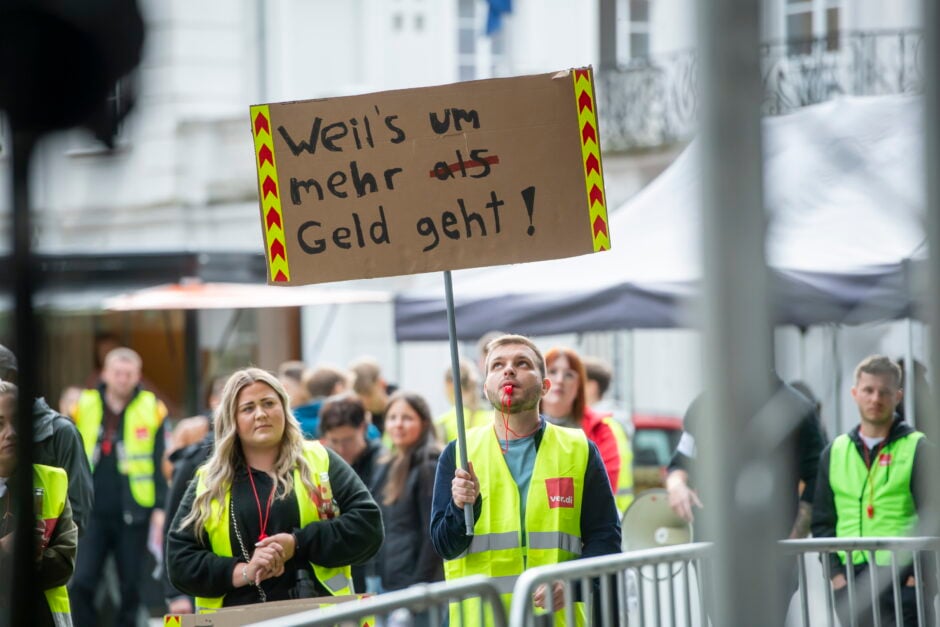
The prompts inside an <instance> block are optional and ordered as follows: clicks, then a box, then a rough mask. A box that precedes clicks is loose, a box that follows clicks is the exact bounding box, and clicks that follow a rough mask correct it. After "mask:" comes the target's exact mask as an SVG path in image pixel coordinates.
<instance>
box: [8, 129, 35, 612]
mask: <svg viewBox="0 0 940 627" xmlns="http://www.w3.org/2000/svg"><path fill="white" fill-rule="evenodd" d="M34 146H35V137H34V135H33V134H32V133H30V132H28V131H16V130H14V132H13V150H12V152H13V241H12V244H13V294H14V296H15V299H16V310H15V314H14V317H13V319H14V321H15V322H14V325H13V330H14V334H15V335H14V337H15V339H16V341H15V342H14V350H15V351H16V357H17V362H18V364H17V369H18V371H19V372H18V374H19V379H18V388H19V398H18V400H17V405H16V410H17V415H16V422H15V425H16V436H17V444H16V456H17V461H16V465H17V470H18V471H17V473H16V475H15V477H14V486H13V488H14V490H15V492H14V494H15V495H16V506H15V508H16V511H18V512H22V515H20V516H19V517H18V518H17V519H16V531H15V533H16V536H15V539H16V542H15V543H14V552H13V568H14V573H16V575H15V576H14V577H12V578H11V579H12V581H13V590H11V593H12V596H11V597H10V598H11V599H12V608H11V614H10V624H11V625H31V624H33V621H35V618H36V616H37V613H36V600H37V599H38V598H39V592H40V590H38V589H36V577H35V576H34V575H33V573H34V571H35V567H34V564H35V561H34V557H33V556H34V555H35V553H34V551H33V546H34V539H33V536H34V533H33V529H34V527H35V520H36V518H35V516H36V515H37V514H38V513H39V512H33V473H32V467H33V397H35V396H36V394H35V391H36V389H37V385H36V375H37V373H38V372H39V370H38V368H37V360H38V359H39V347H40V346H41V342H40V337H39V324H38V322H37V320H36V318H35V316H33V294H34V291H35V285H36V281H37V279H38V274H39V273H38V272H36V271H35V270H34V268H35V267H36V264H35V263H34V262H33V259H32V252H31V250H30V240H31V232H32V231H31V228H30V211H29V161H30V158H31V157H32V153H33V148H34Z"/></svg>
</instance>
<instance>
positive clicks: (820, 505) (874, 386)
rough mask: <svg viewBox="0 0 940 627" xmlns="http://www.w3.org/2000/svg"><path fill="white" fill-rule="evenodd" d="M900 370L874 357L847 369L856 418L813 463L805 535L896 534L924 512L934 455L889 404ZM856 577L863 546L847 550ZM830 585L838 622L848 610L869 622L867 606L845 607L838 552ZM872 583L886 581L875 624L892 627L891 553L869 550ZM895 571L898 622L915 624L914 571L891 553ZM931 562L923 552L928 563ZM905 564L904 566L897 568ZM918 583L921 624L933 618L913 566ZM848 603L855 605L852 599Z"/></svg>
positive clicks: (863, 567)
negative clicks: (927, 469)
mask: <svg viewBox="0 0 940 627" xmlns="http://www.w3.org/2000/svg"><path fill="white" fill-rule="evenodd" d="M901 396H902V387H901V369H900V368H899V367H898V365H897V364H896V363H895V362H893V361H891V360H890V359H888V358H887V357H883V356H880V355H872V356H870V357H867V358H866V359H864V360H863V361H862V362H861V363H860V364H859V365H858V366H857V367H856V369H855V386H854V387H853V388H852V398H853V399H854V400H855V403H856V405H858V413H859V417H860V419H861V420H860V423H859V425H858V426H857V427H855V428H854V429H852V430H851V431H849V432H848V433H845V434H842V435H840V436H839V437H837V438H836V439H835V440H833V441H832V443H831V444H830V445H829V446H827V447H826V449H825V450H824V451H823V453H822V457H821V459H820V462H819V479H818V481H817V482H816V497H815V502H814V504H813V521H812V530H813V535H814V536H815V537H817V538H821V537H840V538H858V537H896V536H910V535H914V534H917V533H918V532H917V531H916V527H917V524H918V521H919V520H918V514H919V513H920V512H926V511H932V509H931V508H928V506H927V503H926V502H925V500H926V499H927V496H928V492H929V490H928V489H927V486H926V485H925V480H926V477H924V476H923V475H922V473H923V470H924V466H925V463H926V461H925V457H926V456H927V455H934V454H936V449H935V447H934V446H933V445H932V444H930V443H928V442H927V440H926V439H925V438H924V434H923V433H921V432H919V431H915V430H914V429H913V428H912V427H911V426H910V425H909V424H907V423H906V422H905V421H904V420H903V419H902V418H901V417H900V416H898V415H897V414H896V413H895V408H896V407H897V405H898V403H900V402H901ZM851 559H852V563H853V565H854V572H855V576H856V578H858V577H859V576H861V575H862V574H863V573H865V572H866V571H868V570H869V569H870V566H871V564H870V560H871V555H870V553H869V552H865V551H856V552H854V553H853V554H852V558H851ZM829 560H830V565H831V568H832V570H831V572H832V587H833V589H834V590H835V592H836V600H837V605H836V610H837V611H838V613H839V619H840V621H841V623H842V624H843V625H849V624H855V623H852V622H851V621H850V617H849V615H850V613H852V612H853V611H854V612H856V613H857V616H856V619H857V621H858V622H857V624H858V625H861V626H865V625H871V624H872V617H873V613H872V609H871V608H869V607H868V605H867V604H865V606H864V607H863V608H860V607H853V608H850V607H848V604H847V598H846V597H847V590H846V586H847V580H846V575H845V572H846V568H847V564H846V561H847V558H846V553H845V552H839V553H834V554H831V555H830V556H829ZM874 560H875V564H876V566H875V568H876V569H878V575H879V576H878V582H879V583H880V584H881V585H882V586H886V590H885V591H884V593H882V594H881V596H880V600H879V604H880V606H881V616H882V619H883V620H885V621H887V622H885V623H883V624H890V625H894V624H895V623H894V616H895V610H894V595H893V590H892V585H891V583H892V575H891V553H890V552H889V551H876V552H875V558H874ZM898 561H899V565H901V566H902V569H901V575H900V578H901V581H900V584H901V602H902V610H903V615H904V623H903V624H904V625H917V608H916V598H915V589H914V585H915V579H914V569H913V566H912V565H911V563H910V557H909V556H908V557H907V558H906V562H905V558H904V556H903V554H899V555H898ZM932 562H933V557H932V556H930V558H929V560H928V563H932ZM904 566H906V567H904ZM921 572H922V573H927V574H925V576H924V580H925V581H924V583H925V584H927V585H926V588H925V590H926V594H925V596H924V599H925V606H926V607H925V611H926V616H927V620H926V624H928V625H933V624H935V623H934V621H933V618H932V615H933V595H934V593H935V585H932V582H933V579H934V576H933V573H932V569H930V570H929V571H928V570H926V569H925V570H921ZM855 585H856V594H855V598H856V599H860V598H862V597H864V596H865V595H868V590H869V587H868V585H867V584H864V583H859V582H858V581H856V584H855ZM856 605H857V606H858V605H862V604H860V603H858V601H857V602H856Z"/></svg>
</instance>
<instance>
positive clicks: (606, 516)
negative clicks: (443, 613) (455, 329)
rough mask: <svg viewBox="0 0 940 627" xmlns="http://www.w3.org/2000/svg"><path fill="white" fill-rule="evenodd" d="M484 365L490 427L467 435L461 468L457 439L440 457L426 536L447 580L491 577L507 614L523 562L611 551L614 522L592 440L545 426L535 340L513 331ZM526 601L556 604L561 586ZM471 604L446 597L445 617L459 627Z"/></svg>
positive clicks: (493, 346) (615, 539) (616, 531)
mask: <svg viewBox="0 0 940 627" xmlns="http://www.w3.org/2000/svg"><path fill="white" fill-rule="evenodd" d="M485 372H486V377H485V386H484V387H485V390H486V397H487V399H488V400H489V402H490V403H491V404H492V405H493V408H494V411H493V424H491V425H484V426H480V427H476V428H473V429H470V430H469V431H468V432H467V435H466V442H467V457H468V459H469V460H470V465H469V466H470V467H469V469H467V470H464V469H458V468H456V463H455V460H456V459H457V442H451V443H450V444H449V445H448V446H447V448H446V449H445V450H444V452H443V454H442V455H441V457H440V460H439V461H438V467H437V478H436V481H435V486H434V500H433V503H432V508H431V541H432V543H433V544H434V547H435V549H436V550H437V552H438V553H439V554H440V555H441V557H443V558H444V559H445V562H444V573H445V577H446V578H447V579H448V580H451V579H457V578H460V577H466V576H469V575H475V574H483V575H487V576H489V577H491V578H492V579H493V581H494V582H495V583H496V584H497V586H499V587H500V589H501V591H502V593H503V594H502V598H503V602H504V604H505V605H506V608H507V611H508V608H509V604H510V602H511V600H512V594H511V593H512V589H513V585H514V584H515V580H516V578H517V577H518V576H519V575H520V574H521V573H522V572H523V571H524V570H525V569H527V568H529V567H534V566H541V565H545V564H554V563H558V562H563V561H568V560H572V559H578V558H581V557H594V556H597V555H606V554H610V553H617V552H619V551H620V521H619V517H618V514H617V508H616V505H615V504H614V499H613V494H612V492H611V490H610V484H609V482H608V480H607V474H606V471H605V470H604V465H603V462H602V461H601V457H600V455H599V453H598V452H597V448H596V447H595V446H594V444H592V443H590V442H588V440H587V438H586V437H585V436H584V433H583V432H581V431H576V430H572V429H564V428H561V427H556V426H554V425H551V424H548V423H547V422H546V421H545V419H544V418H543V417H542V416H540V415H539V410H538V408H539V401H540V400H541V398H542V395H543V394H544V393H545V392H547V391H548V389H549V387H550V386H551V383H550V381H549V380H548V379H547V378H546V376H545V374H546V372H545V360H544V358H543V357H542V354H541V352H540V351H539V350H538V348H537V347H536V346H535V344H533V343H532V342H531V341H530V340H529V339H528V338H525V337H522V336H519V335H504V336H501V337H498V338H496V339H494V340H493V341H492V342H490V344H489V345H488V351H487V357H486V362H485ZM474 464H475V466H474ZM467 504H472V505H473V514H474V521H475V522H474V528H473V532H474V535H473V536H468V535H466V527H465V524H464V506H465V505H467ZM496 554H498V556H499V557H498V559H494V557H495V555H496ZM533 601H534V603H535V604H536V606H538V607H541V608H544V609H546V610H548V611H553V610H559V609H561V608H562V606H563V603H564V596H563V587H562V585H561V584H560V583H556V584H555V585H553V586H552V589H551V590H548V589H545V588H540V589H539V590H538V591H537V592H536V594H535V598H534V599H533ZM477 604H479V600H477V599H470V600H467V601H464V602H462V603H461V604H452V605H451V624H452V625H454V624H461V623H458V622H457V621H458V620H459V619H458V618H457V615H458V614H459V613H460V612H463V613H464V617H472V616H478V615H479V607H478V605H477Z"/></svg>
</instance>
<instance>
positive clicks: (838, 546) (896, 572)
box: [779, 537, 940, 627]
mask: <svg viewBox="0 0 940 627" xmlns="http://www.w3.org/2000/svg"><path fill="white" fill-rule="evenodd" d="M779 545H780V551H781V553H782V554H783V555H794V556H796V557H797V559H799V560H800V561H801V562H803V560H805V559H806V557H807V556H808V555H814V556H817V555H818V557H819V558H820V559H821V560H822V571H823V585H824V586H825V589H824V590H822V591H821V592H822V593H823V594H824V595H825V599H826V620H827V624H828V625H829V626H830V627H831V626H832V625H834V624H835V623H834V615H835V614H836V612H835V607H834V603H833V599H832V596H833V595H834V592H833V591H832V590H831V585H830V584H829V582H830V580H831V579H832V576H833V572H832V570H831V567H830V566H829V555H830V554H833V553H837V552H840V551H845V552H846V563H851V561H852V555H853V554H855V553H859V552H861V553H864V554H865V555H866V557H867V558H868V562H869V563H870V564H871V563H876V562H875V559H876V553H877V552H879V551H890V552H891V563H890V567H889V568H887V569H886V568H885V567H884V566H881V567H878V568H866V569H865V570H864V571H862V574H861V575H860V576H856V575H855V570H854V568H846V580H847V584H846V588H847V589H846V593H845V594H846V595H847V597H848V607H849V608H851V611H850V612H849V621H850V625H856V624H858V619H859V617H860V616H862V615H865V616H870V617H871V618H872V619H873V621H874V624H875V625H876V626H877V625H881V624H884V622H886V621H887V620H888V619H887V617H885V616H883V615H882V613H881V598H882V596H883V595H884V594H885V593H886V592H888V591H890V592H891V595H892V600H893V605H894V612H893V613H894V620H895V622H896V624H898V625H901V624H903V622H904V620H903V615H902V609H903V608H902V603H901V599H902V587H903V584H902V582H901V571H900V568H899V565H898V555H899V554H900V555H901V559H905V560H906V559H907V558H909V560H910V562H911V563H912V565H913V570H914V582H915V586H914V595H915V599H916V602H917V616H918V624H920V625H926V624H927V623H926V622H925V621H926V616H927V608H929V607H932V606H933V603H934V595H935V594H936V589H937V586H936V575H937V568H938V566H940V538H938V537H912V538H808V539H804V540H784V541H781V542H780V543H779ZM925 560H929V563H930V565H931V568H930V569H925V568H923V563H924V561H925ZM801 569H803V570H804V571H805V565H803V566H801ZM885 570H887V571H888V572H885ZM889 573H890V574H889ZM887 576H890V581H888V580H887V579H886V577H887ZM928 582H930V585H928ZM860 587H861V588H860ZM866 587H867V588H868V591H867V593H866V591H865V590H864V588H866ZM927 592H929V593H930V596H929V597H928V596H927V594H926V593H927ZM798 597H799V599H800V605H801V614H802V620H803V622H802V624H803V625H805V626H807V627H808V626H809V625H810V622H809V616H810V612H809V600H808V590H807V577H806V575H805V572H804V573H801V575H800V591H799V595H798ZM846 627H848V626H846Z"/></svg>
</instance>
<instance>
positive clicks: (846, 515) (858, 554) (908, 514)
mask: <svg viewBox="0 0 940 627" xmlns="http://www.w3.org/2000/svg"><path fill="white" fill-rule="evenodd" d="M923 437H924V434H923V433H920V432H918V431H915V432H913V433H910V434H908V435H906V436H903V437H901V438H898V439H897V440H894V441H893V442H889V443H888V444H887V445H886V446H885V447H884V448H882V449H881V451H879V453H878V457H877V458H876V459H875V460H873V461H872V468H871V472H870V473H869V469H868V468H866V467H865V460H864V459H863V458H862V455H861V454H860V453H859V452H858V449H857V447H856V446H855V443H854V442H853V441H852V440H851V438H849V436H848V435H847V434H842V435H840V436H839V437H837V438H836V439H835V441H834V442H833V443H832V449H831V451H830V453H829V485H830V486H831V488H832V498H833V504H834V505H835V511H836V537H837V538H864V537H895V536H907V535H910V531H911V529H913V528H914V527H915V526H916V525H917V521H918V517H917V510H916V509H915V507H914V497H913V495H912V494H911V475H912V473H913V471H914V453H915V451H916V449H917V442H919V441H920V439H921V438H923ZM869 475H870V478H871V481H872V486H873V487H874V500H873V501H872V498H871V492H870V488H869V484H868V481H869ZM870 502H871V504H872V506H873V512H872V514H873V516H872V517H871V518H869V517H868V511H867V508H868V505H869V503H870ZM839 558H840V559H841V561H842V563H843V564H844V563H845V552H844V551H840V552H839ZM868 559H869V555H868V552H867V551H854V552H853V553H852V562H853V563H855V564H861V563H864V562H867V561H868ZM875 561H876V563H877V564H879V565H881V566H888V565H890V564H891V552H890V551H876V552H875ZM908 562H909V560H908Z"/></svg>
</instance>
